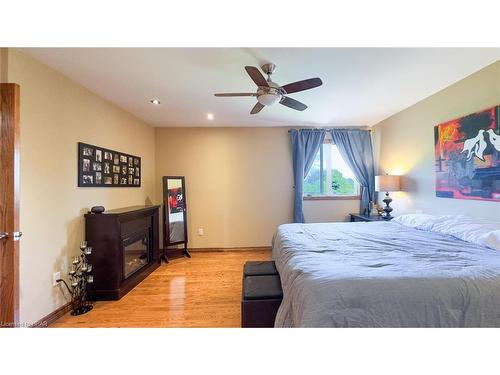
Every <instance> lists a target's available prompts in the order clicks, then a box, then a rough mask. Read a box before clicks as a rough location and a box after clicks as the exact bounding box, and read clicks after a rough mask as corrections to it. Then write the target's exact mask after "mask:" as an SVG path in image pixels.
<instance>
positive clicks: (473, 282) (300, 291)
mask: <svg viewBox="0 0 500 375" xmlns="http://www.w3.org/2000/svg"><path fill="white" fill-rule="evenodd" d="M433 220H434V221H433V223H431V224H429V223H427V227H426V226H425V225H424V226H423V228H424V229H417V228H418V227H417V226H414V227H411V226H407V225H403V224H401V223H397V222H356V223H322V224H284V225H281V226H280V227H279V228H278V230H277V232H276V234H275V236H274V238H273V250H272V251H273V259H274V260H275V262H276V267H277V269H278V271H279V274H280V277H281V283H282V288H283V301H282V303H281V306H280V308H279V311H278V314H277V317H276V321H275V326H276V327H500V249H494V248H489V247H486V246H484V244H483V242H484V241H490V242H491V239H492V238H493V239H494V240H495V241H497V240H498V238H497V237H495V236H498V233H500V230H499V231H497V232H495V231H494V229H495V228H500V227H499V226H498V225H497V224H496V223H493V224H492V225H493V228H491V227H490V228H489V229H490V230H491V229H493V232H491V233H493V237H492V235H491V233H490V235H489V237H488V236H486V237H485V235H482V237H481V238H482V240H481V241H483V242H481V241H479V242H478V241H474V240H473V239H472V240H471V238H472V237H474V236H475V238H478V233H473V235H474V236H472V237H471V234H470V233H465V234H463V233H462V234H463V235H464V236H466V235H469V237H470V238H467V239H468V240H470V241H473V242H478V243H473V242H467V241H464V240H462V239H460V238H459V237H460V234H457V233H452V232H453V231H458V229H457V228H458V227H459V225H457V224H455V225H454V224H453V221H452V222H451V223H448V224H447V225H442V223H443V219H442V218H434V219H433ZM455 220H457V219H455ZM456 222H458V221H456ZM456 222H455V223H456ZM440 225H441V228H440ZM433 227H434V228H433ZM466 227H467V228H469V229H470V226H467V225H466ZM443 228H445V229H443ZM446 228H448V229H446ZM449 233H452V234H449ZM457 237H458V238H457ZM479 237H480V236H479ZM485 238H486V240H485Z"/></svg>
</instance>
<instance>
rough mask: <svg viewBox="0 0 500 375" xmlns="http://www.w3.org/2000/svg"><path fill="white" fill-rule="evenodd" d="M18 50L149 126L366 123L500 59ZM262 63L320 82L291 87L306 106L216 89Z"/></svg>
mask: <svg viewBox="0 0 500 375" xmlns="http://www.w3.org/2000/svg"><path fill="white" fill-rule="evenodd" d="M22 50H23V51H24V52H25V53H27V54H29V55H31V56H33V57H35V58H36V59H38V60H40V61H42V62H44V63H45V64H47V65H49V66H51V67H52V68H54V69H56V70H58V71H60V72H62V73H63V74H65V75H66V76H68V77H70V78H71V79H73V80H74V81H76V82H79V83H80V84H82V85H83V86H85V87H87V88H88V89H89V90H90V91H92V92H94V93H96V94H98V95H100V96H101V97H103V98H105V99H108V100H109V101H111V102H113V103H115V104H116V105H118V106H120V107H122V108H124V109H125V110H127V111H129V112H131V113H133V114H134V115H136V116H137V117H139V118H141V119H143V120H144V121H146V122H147V123H149V124H152V125H154V126H339V125H340V126H357V125H368V126H371V125H374V124H376V123H377V122H379V121H381V120H383V119H385V118H387V117H389V116H391V115H392V114H394V113H397V112H399V111H401V110H403V109H405V108H407V107H409V106H411V105H413V104H415V103H416V102H418V101H420V100H422V99H424V98H426V97H428V96H430V95H432V94H433V93H435V92H437V91H439V90H441V89H443V88H445V87H447V86H449V85H450V84H452V83H454V82H457V81H459V80H461V79H462V78H464V77H466V76H468V75H470V74H472V73H474V72H476V71H478V70H480V69H481V68H483V67H485V66H487V65H489V64H491V63H493V62H495V61H496V60H498V59H499V58H500V49H499V48H496V49H487V48H420V49H419V48H392V49H391V48H26V49H22ZM265 62H273V63H274V64H276V65H277V69H276V72H275V74H274V75H273V81H275V82H277V83H278V84H281V85H284V84H287V83H290V82H294V81H298V80H302V79H306V78H313V77H320V78H321V79H322V80H323V86H321V87H318V88H315V89H312V90H308V91H304V92H300V93H295V94H291V95H290V96H291V97H292V98H294V99H297V100H299V101H302V102H303V103H305V104H307V105H308V106H309V108H308V109H306V110H305V111H304V112H298V111H295V110H292V109H290V108H287V107H284V106H282V105H279V104H275V105H273V106H272V107H267V108H264V109H263V110H262V112H260V113H259V114H257V115H250V114H249V112H250V110H251V108H252V107H253V105H254V104H255V101H256V99H255V98H253V97H241V98H216V97H214V96H213V94H214V93H216V92H254V91H255V89H256V87H255V84H254V83H253V82H252V81H251V79H250V77H249V76H248V75H247V73H246V72H245V70H244V66H245V65H254V66H260V65H261V64H262V63H265ZM152 98H158V99H159V100H160V101H161V103H162V104H161V105H160V106H153V105H151V104H150V103H149V100H150V99H152ZM207 113H213V114H214V118H215V119H214V120H213V121H209V120H207V117H206V114H207Z"/></svg>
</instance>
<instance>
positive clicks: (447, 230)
mask: <svg viewBox="0 0 500 375" xmlns="http://www.w3.org/2000/svg"><path fill="white" fill-rule="evenodd" d="M432 231H433V232H438V233H443V234H447V235H450V236H453V237H456V238H459V239H461V240H463V241H467V242H471V243H474V244H477V245H481V246H486V247H489V248H491V249H495V250H500V223H498V222H497V221H491V220H486V219H477V218H472V217H468V216H463V215H459V216H443V217H441V220H439V221H438V222H436V223H435V224H434V225H433V227H432Z"/></svg>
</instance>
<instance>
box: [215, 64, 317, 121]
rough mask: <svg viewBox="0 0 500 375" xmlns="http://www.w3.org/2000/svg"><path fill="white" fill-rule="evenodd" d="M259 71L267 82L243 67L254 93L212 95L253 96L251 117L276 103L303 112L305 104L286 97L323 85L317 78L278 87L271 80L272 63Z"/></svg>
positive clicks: (219, 95) (252, 68) (256, 72)
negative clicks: (254, 86)
mask: <svg viewBox="0 0 500 375" xmlns="http://www.w3.org/2000/svg"><path fill="white" fill-rule="evenodd" d="M261 69H262V71H263V72H264V73H265V74H267V80H266V79H265V78H264V76H263V75H262V73H261V72H260V71H259V69H258V68H256V67H255V66H245V70H246V71H247V73H248V75H249V76H250V78H251V79H252V80H253V81H254V83H255V84H256V85H257V91H256V92H255V93H224V94H214V95H215V96H218V97H236V96H255V97H256V98H257V103H256V104H255V106H254V107H253V108H252V110H251V111H250V114H252V115H254V114H256V113H259V112H260V111H261V110H262V108H264V107H265V106H269V105H273V104H274V103H276V102H279V103H280V104H282V105H284V106H286V107H289V108H292V109H295V110H297V111H303V110H305V109H306V108H307V106H306V105H305V104H303V103H301V102H299V101H297V100H295V99H292V98H290V97H288V96H286V95H287V94H292V93H294V92H299V91H304V90H309V89H313V88H315V87H318V86H321V85H322V84H323V82H322V81H321V79H319V78H310V79H305V80H302V81H297V82H293V83H289V84H288V85H285V86H280V85H278V84H277V83H276V82H273V81H272V80H271V75H272V74H273V72H274V71H275V70H276V65H274V64H272V63H268V64H264V65H262V66H261Z"/></svg>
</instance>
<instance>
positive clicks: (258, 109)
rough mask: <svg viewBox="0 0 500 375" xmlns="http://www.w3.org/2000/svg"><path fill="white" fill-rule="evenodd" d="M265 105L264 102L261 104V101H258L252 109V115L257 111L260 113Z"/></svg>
mask: <svg viewBox="0 0 500 375" xmlns="http://www.w3.org/2000/svg"><path fill="white" fill-rule="evenodd" d="M264 107H265V105H264V104H260V103H259V102H257V103H256V104H255V105H254V107H253V108H252V110H251V111H250V114H251V115H255V114H256V113H259V112H260V111H261V110H262V108H264Z"/></svg>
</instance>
